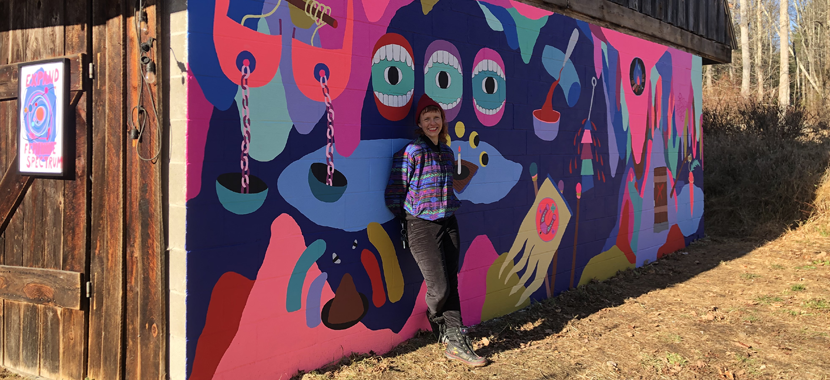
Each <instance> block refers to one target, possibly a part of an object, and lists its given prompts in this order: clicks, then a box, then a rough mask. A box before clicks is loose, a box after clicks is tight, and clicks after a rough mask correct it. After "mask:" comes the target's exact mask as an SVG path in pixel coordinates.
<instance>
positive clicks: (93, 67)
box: [89, 62, 95, 79]
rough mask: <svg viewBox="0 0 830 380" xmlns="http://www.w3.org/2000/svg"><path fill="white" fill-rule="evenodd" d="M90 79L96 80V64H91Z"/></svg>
mask: <svg viewBox="0 0 830 380" xmlns="http://www.w3.org/2000/svg"><path fill="white" fill-rule="evenodd" d="M89 79H95V64H94V63H92V62H90V63H89Z"/></svg>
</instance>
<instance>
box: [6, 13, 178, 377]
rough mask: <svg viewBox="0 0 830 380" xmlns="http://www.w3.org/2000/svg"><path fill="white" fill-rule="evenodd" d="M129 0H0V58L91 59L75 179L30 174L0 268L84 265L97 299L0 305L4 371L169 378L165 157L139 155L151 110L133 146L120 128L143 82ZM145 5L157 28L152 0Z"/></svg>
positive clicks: (9, 149)
mask: <svg viewBox="0 0 830 380" xmlns="http://www.w3.org/2000/svg"><path fill="white" fill-rule="evenodd" d="M134 3H136V2H134V1H128V0H73V1H64V0H0V65H4V64H14V63H20V62H26V61H32V60H38V59H45V58H50V57H55V56H64V55H71V54H78V53H86V57H87V61H91V62H92V63H94V64H95V73H94V79H93V80H91V81H89V82H88V84H87V85H86V87H85V88H86V91H83V92H81V93H80V94H79V96H78V97H76V98H75V102H76V103H74V104H73V108H74V110H75V113H74V115H73V118H74V127H75V131H74V135H73V136H71V137H72V138H74V141H75V144H74V151H72V150H70V151H68V152H67V154H69V155H74V161H75V165H74V167H73V170H74V172H75V173H74V178H73V179H69V180H45V179H40V178H39V179H36V180H35V181H34V183H33V185H32V186H31V188H30V189H29V191H28V192H27V194H26V196H25V197H24V199H23V202H22V203H21V205H20V207H19V208H18V209H17V212H16V213H15V214H14V216H13V217H12V218H11V221H10V223H9V225H8V227H7V228H6V230H5V232H4V233H3V234H2V235H0V265H7V266H24V267H33V268H48V269H61V270H64V271H69V272H79V273H83V274H84V275H83V278H84V281H86V280H87V279H89V280H90V281H91V282H92V297H91V299H90V301H88V303H86V302H84V303H82V305H81V308H80V310H73V309H66V308H55V307H50V306H43V305H36V304H33V303H20V302H13V301H9V300H4V301H2V304H0V364H1V365H2V366H4V367H8V368H12V369H15V370H18V371H22V372H26V373H30V374H34V375H39V376H42V377H43V378H47V379H84V378H87V377H88V378H90V379H94V380H101V379H107V380H109V379H113V380H118V379H164V378H166V351H167V347H166V341H167V340H166V335H167V333H166V331H167V327H166V326H167V319H166V318H167V317H166V300H165V297H164V295H165V294H166V285H165V284H166V281H164V268H165V265H164V258H163V253H164V251H163V247H164V232H163V229H162V227H163V223H162V221H163V216H162V210H163V208H162V198H161V194H162V192H161V188H162V187H161V167H160V163H161V162H165V161H164V160H158V161H157V162H148V161H144V160H141V159H139V158H138V154H137V152H140V154H141V155H142V156H145V157H152V156H153V155H154V154H155V152H156V150H157V148H158V147H159V144H160V143H161V142H160V141H159V138H158V135H157V132H158V129H157V127H158V125H159V123H158V121H157V120H156V118H155V117H154V116H153V115H154V113H153V112H152V111H150V112H151V118H150V120H149V122H148V125H147V129H146V131H145V134H144V136H143V138H142V140H141V143H139V144H136V145H137V149H136V148H135V146H134V145H133V140H131V139H130V138H129V137H128V134H127V127H126V126H127V120H128V118H129V114H130V113H129V110H130V109H132V107H133V106H134V105H135V104H136V103H137V102H138V99H139V96H138V94H139V90H140V88H139V86H138V83H139V82H138V76H139V75H140V74H139V72H138V70H137V58H138V56H137V54H136V52H137V51H136V49H137V43H136V32H135V28H134V23H133V21H134V19H133V15H134V9H133V6H134ZM145 4H146V5H147V6H148V9H147V13H148V16H149V18H150V23H151V27H152V28H155V29H156V30H160V29H159V28H158V22H157V20H158V16H159V15H157V14H156V12H155V9H156V6H155V3H154V2H153V1H145ZM156 36H158V35H157V34H156ZM154 51H155V52H157V51H158V46H154ZM153 58H154V59H155V60H156V63H157V65H158V66H157V67H159V72H161V70H160V68H161V67H162V66H161V64H162V62H159V58H160V57H159V56H158V55H156V54H153ZM85 66H86V64H85ZM159 82H162V81H159ZM149 91H152V92H153V96H154V97H155V98H156V104H158V105H161V99H160V98H159V97H158V96H159V95H158V94H159V93H160V91H159V89H158V88H157V87H156V86H152V87H151V88H150V89H149ZM149 91H147V90H146V89H145V92H144V94H143V97H142V98H141V99H142V104H143V105H144V106H145V107H146V108H147V109H148V111H149V110H151V108H152V107H151V105H150V104H151V102H150V100H149V99H150V96H149V94H150V92H149ZM17 105H18V101H17V99H6V100H3V101H0V173H4V172H5V170H6V169H7V168H8V167H9V165H10V161H11V160H12V158H13V157H14V155H15V152H16V147H17V145H16V142H15V140H16V137H17V132H16V130H15V126H16V123H17V116H16V115H17ZM159 112H161V110H159Z"/></svg>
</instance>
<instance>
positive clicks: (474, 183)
mask: <svg viewBox="0 0 830 380" xmlns="http://www.w3.org/2000/svg"><path fill="white" fill-rule="evenodd" d="M450 147H451V148H452V150H453V152H458V148H459V147H461V159H462V160H465V161H470V162H472V163H474V164H476V165H478V171H477V172H476V174H475V175H474V176H473V178H472V179H471V180H470V183H469V184H468V185H467V187H466V188H465V189H464V192H462V193H458V192H456V196H457V197H458V199H459V200H462V201H470V202H473V203H477V204H489V203H495V202H498V201H500V200H501V199H502V198H504V197H505V196H507V193H509V192H510V190H511V189H513V187H514V186H516V183H518V182H519V177H521V175H522V165H521V164H519V163H516V162H513V161H510V160H508V159H506V158H504V156H502V155H501V153H500V152H499V151H498V150H496V148H495V147H493V146H492V145H490V144H488V143H486V142H483V141H482V142H479V144H478V147H476V148H472V147H471V146H470V143H469V142H467V141H463V140H455V141H453V142H452V145H451V146H450ZM481 152H486V153H487V156H488V157H489V161H488V162H487V166H484V167H482V165H481V163H480V162H479V158H480V157H481Z"/></svg>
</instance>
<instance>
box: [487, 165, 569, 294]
mask: <svg viewBox="0 0 830 380" xmlns="http://www.w3.org/2000/svg"><path fill="white" fill-rule="evenodd" d="M570 220H571V211H570V210H569V209H568V206H567V204H566V203H565V199H563V198H562V194H560V193H559V190H557V189H556V186H554V185H553V183H551V180H550V178H547V179H545V182H544V183H542V186H541V187H540V188H539V193H538V194H536V201H534V202H533V207H531V209H530V210H529V211H528V213H527V216H525V218H524V220H523V221H522V225H521V227H520V228H519V233H518V234H517V235H516V240H514V241H513V246H512V247H510V252H508V253H507V257H506V259H505V260H504V263H503V264H502V265H501V269H500V270H499V278H503V279H504V282H505V283H507V281H508V280H509V279H510V278H511V276H512V275H513V274H516V273H518V272H520V271H522V270H524V273H523V274H522V275H521V278H520V280H519V283H518V284H516V285H514V286H513V288H512V289H511V290H510V294H513V293H516V292H517V291H519V289H521V288H522V287H523V286H524V285H525V284H527V282H528V281H529V280H530V279H531V276H533V282H531V284H530V285H529V286H527V288H526V289H525V291H524V292H523V293H522V296H521V297H520V298H519V302H518V303H517V305H518V304H521V303H522V302H525V301H526V300H527V299H528V298H529V297H530V295H531V294H533V292H535V291H536V290H538V289H539V287H540V286H542V284H543V283H544V281H545V276H547V273H548V268H549V267H550V264H551V262H553V259H554V255H555V254H556V250H557V249H558V248H559V243H560V242H561V241H562V235H563V234H564V233H565V227H566V226H567V225H568V222H569V221H570ZM517 256H518V257H519V261H518V262H517V263H516V264H515V265H514V266H513V267H512V268H511V269H510V270H509V271H508V272H507V273H506V274H504V273H502V272H504V270H505V269H506V268H507V267H509V264H511V263H514V262H515V260H516V257H517Z"/></svg>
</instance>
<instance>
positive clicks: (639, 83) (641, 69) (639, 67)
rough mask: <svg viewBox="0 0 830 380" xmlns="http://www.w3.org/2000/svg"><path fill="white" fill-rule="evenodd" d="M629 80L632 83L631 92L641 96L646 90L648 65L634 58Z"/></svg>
mask: <svg viewBox="0 0 830 380" xmlns="http://www.w3.org/2000/svg"><path fill="white" fill-rule="evenodd" d="M629 80H630V82H631V91H633V92H634V95H637V96H640V95H641V94H642V93H643V91H645V89H646V65H645V64H644V63H643V60H642V59H640V58H634V59H633V60H632V61H631V71H630V72H629Z"/></svg>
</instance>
